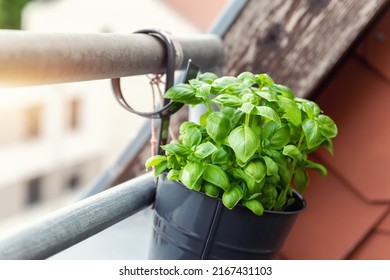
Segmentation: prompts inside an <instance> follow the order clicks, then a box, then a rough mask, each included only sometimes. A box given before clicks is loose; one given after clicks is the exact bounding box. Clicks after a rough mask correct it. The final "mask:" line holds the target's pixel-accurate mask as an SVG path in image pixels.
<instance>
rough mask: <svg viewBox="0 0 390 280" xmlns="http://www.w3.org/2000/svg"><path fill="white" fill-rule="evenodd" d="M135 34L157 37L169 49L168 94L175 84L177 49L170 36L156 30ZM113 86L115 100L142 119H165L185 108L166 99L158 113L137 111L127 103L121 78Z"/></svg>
mask: <svg viewBox="0 0 390 280" xmlns="http://www.w3.org/2000/svg"><path fill="white" fill-rule="evenodd" d="M134 33H144V34H149V35H151V36H155V37H157V38H159V39H160V40H162V41H163V42H164V43H165V45H166V49H167V64H166V72H165V73H166V81H165V92H166V91H167V90H168V89H169V88H171V87H172V86H173V84H174V75H175V47H174V44H173V41H172V40H171V38H170V37H169V35H168V34H166V33H164V32H161V31H157V30H154V29H142V30H139V31H136V32H134ZM111 86H112V89H113V92H114V96H115V99H116V100H117V101H118V103H119V104H120V105H121V106H122V107H123V108H124V109H126V110H127V111H129V112H131V113H133V114H137V115H139V116H142V117H146V118H152V119H158V118H164V117H167V116H169V115H171V114H173V113H175V112H177V111H178V110H179V109H180V108H181V107H182V106H183V104H182V103H177V102H169V100H168V99H165V98H164V102H163V105H162V107H161V108H160V109H158V110H156V111H152V112H140V111H136V110H134V109H133V108H132V107H131V106H130V105H129V103H128V102H127V101H126V99H125V98H124V96H123V93H122V89H121V85H120V78H112V79H111Z"/></svg>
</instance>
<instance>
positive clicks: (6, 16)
mask: <svg viewBox="0 0 390 280" xmlns="http://www.w3.org/2000/svg"><path fill="white" fill-rule="evenodd" d="M30 1H31V0H0V28H1V29H20V28H21V16H22V10H23V8H24V6H25V5H26V4H27V3H28V2H30Z"/></svg>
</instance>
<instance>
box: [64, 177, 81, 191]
mask: <svg viewBox="0 0 390 280" xmlns="http://www.w3.org/2000/svg"><path fill="white" fill-rule="evenodd" d="M80 183H81V178H80V175H79V174H72V175H71V176H70V177H69V179H68V184H67V186H68V189H70V190H74V189H76V188H77V187H78V186H79V185H80Z"/></svg>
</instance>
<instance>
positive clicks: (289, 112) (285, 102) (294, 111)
mask: <svg viewBox="0 0 390 280" xmlns="http://www.w3.org/2000/svg"><path fill="white" fill-rule="evenodd" d="M278 98H279V102H280V104H281V107H282V109H283V111H284V112H285V113H286V116H287V118H288V119H289V120H290V121H291V123H292V124H294V125H295V126H298V125H300V124H301V123H302V116H301V110H300V109H299V107H298V105H297V104H296V103H295V101H294V100H291V99H289V98H287V97H284V96H279V97H278Z"/></svg>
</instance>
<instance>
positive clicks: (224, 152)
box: [146, 72, 337, 215]
mask: <svg viewBox="0 0 390 280" xmlns="http://www.w3.org/2000/svg"><path fill="white" fill-rule="evenodd" d="M167 97H168V98H170V99H172V100H173V101H176V102H182V103H186V104H190V105H195V104H200V103H203V104H204V105H205V107H206V108H207V109H208V111H207V112H206V113H205V114H204V115H203V116H202V117H201V119H200V122H199V123H200V124H195V123H193V122H184V123H183V124H182V125H181V126H180V138H179V140H178V141H177V142H175V141H172V142H171V143H169V144H167V145H164V146H162V148H163V149H164V150H165V152H166V153H165V155H156V156H154V157H152V158H150V159H149V160H148V161H147V162H146V168H147V169H148V168H150V167H152V166H153V167H154V168H155V176H159V175H160V174H162V173H163V172H168V178H169V179H171V180H179V181H181V182H182V183H183V184H184V185H185V186H187V187H188V188H190V189H192V190H196V191H201V192H204V193H205V194H206V195H208V196H210V197H218V198H220V199H222V202H223V204H224V205H225V206H226V207H227V208H228V209H233V208H234V207H235V206H236V205H237V204H241V205H243V206H245V207H247V208H248V209H250V210H251V211H252V212H253V213H255V214H256V215H262V214H263V212H264V210H276V211H283V209H284V208H285V207H286V206H287V205H288V204H289V203H291V199H292V190H293V188H295V189H297V190H298V191H299V192H301V193H302V192H304V191H305V189H306V187H307V185H308V183H309V176H308V172H307V169H313V170H315V171H317V172H319V173H320V174H321V175H323V176H325V175H326V168H325V167H324V166H322V165H321V164H319V163H315V162H313V161H311V160H309V159H308V154H309V153H311V152H313V151H315V150H316V149H318V148H319V147H321V146H323V147H325V148H326V149H328V151H329V152H331V153H333V145H332V138H334V137H335V136H336V135H337V127H336V125H335V123H334V122H333V120H332V119H331V118H330V117H328V116H326V115H323V114H322V113H321V109H320V108H319V106H318V105H317V104H316V103H314V102H313V101H309V100H306V99H302V98H295V97H294V95H293V92H292V91H291V89H289V88H288V87H286V86H283V85H278V84H275V83H274V82H273V80H272V79H271V77H269V76H268V75H266V74H259V75H255V74H252V73H250V72H244V73H242V74H240V75H238V76H237V77H230V76H225V77H221V78H218V77H217V76H216V75H215V74H213V73H204V74H202V75H200V76H199V78H197V79H193V80H191V81H189V83H188V84H179V85H176V86H173V87H172V88H171V89H169V91H168V92H167ZM213 108H217V110H215V111H214V110H213Z"/></svg>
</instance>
